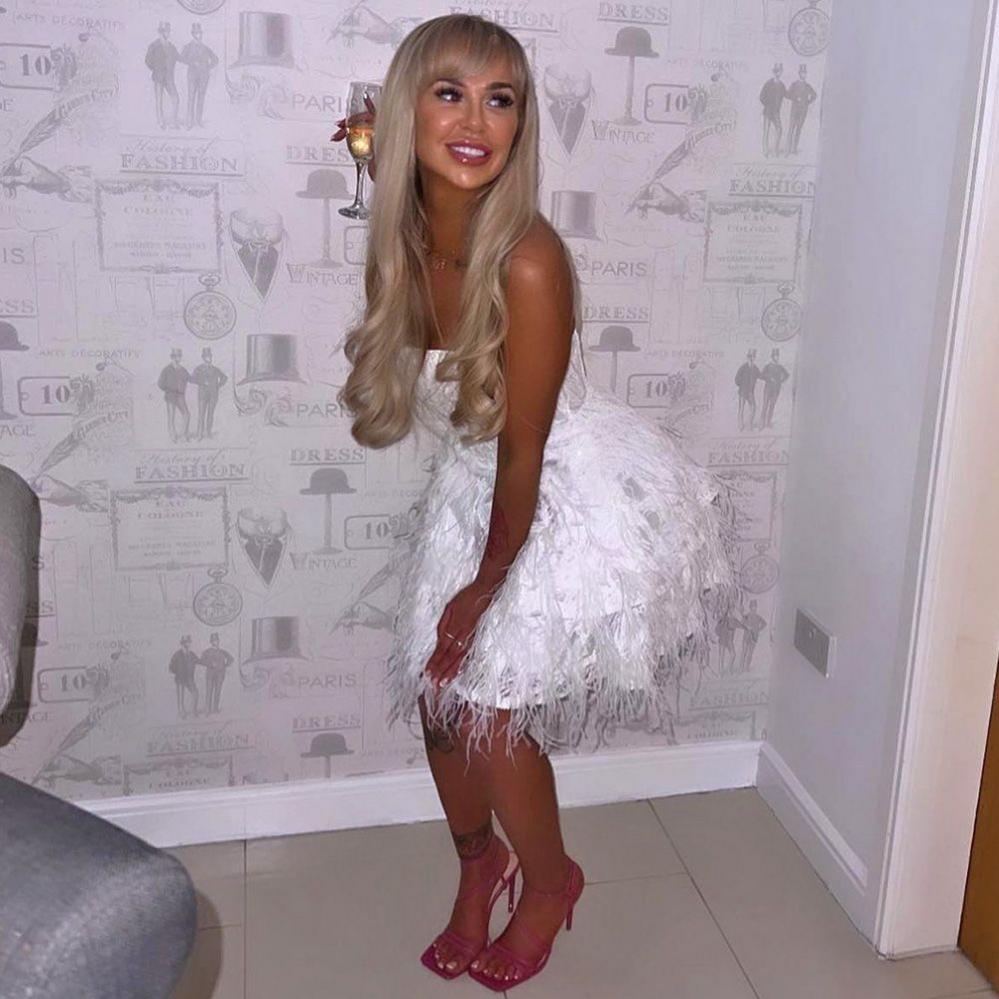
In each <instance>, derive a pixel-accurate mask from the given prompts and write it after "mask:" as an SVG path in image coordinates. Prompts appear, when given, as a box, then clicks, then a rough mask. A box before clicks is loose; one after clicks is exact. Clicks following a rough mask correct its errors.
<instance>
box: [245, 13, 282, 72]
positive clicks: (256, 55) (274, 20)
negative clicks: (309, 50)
mask: <svg viewBox="0 0 999 999" xmlns="http://www.w3.org/2000/svg"><path fill="white" fill-rule="evenodd" d="M294 65H295V60H294V59H293V58H292V54H291V16H290V15H288V14H276V13H273V12H271V11H262V10H244V11H240V14H239V55H238V57H237V59H236V61H235V62H234V63H233V66H287V67H288V68H291V67H293V66H294Z"/></svg>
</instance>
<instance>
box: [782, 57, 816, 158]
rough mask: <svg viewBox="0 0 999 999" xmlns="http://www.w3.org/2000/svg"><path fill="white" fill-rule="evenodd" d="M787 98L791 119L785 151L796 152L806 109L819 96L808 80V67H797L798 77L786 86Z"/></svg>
mask: <svg viewBox="0 0 999 999" xmlns="http://www.w3.org/2000/svg"><path fill="white" fill-rule="evenodd" d="M787 96H788V100H790V102H791V120H790V123H789V124H788V128H787V151H788V153H796V152H797V151H798V142H799V141H800V139H801V130H802V128H803V127H804V125H805V119H806V118H807V117H808V109H809V108H810V107H811V106H812V102H813V101H814V100H815V99H816V98H817V97H818V96H819V95H818V94H817V93H816V92H815V88H814V87H813V86H812V85H811V84H810V83H809V82H808V67H807V66H805V65H804V64H802V65H801V66H799V67H798V79H797V80H795V81H794V83H792V84H791V86H790V87H788V88H787Z"/></svg>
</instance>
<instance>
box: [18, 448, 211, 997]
mask: <svg viewBox="0 0 999 999" xmlns="http://www.w3.org/2000/svg"><path fill="white" fill-rule="evenodd" d="M39 524H40V519H39V511H38V501H37V499H36V498H35V496H34V494H33V493H32V491H31V489H30V488H29V487H28V485H27V483H26V482H25V481H24V480H23V479H21V478H20V477H19V476H18V475H16V474H15V473H14V472H12V471H11V470H10V469H9V468H5V467H4V466H2V465H0V709H2V708H4V707H6V706H8V704H9V702H10V700H11V698H12V696H13V695H14V692H15V691H16V690H17V688H18V684H17V682H16V681H17V672H18V668H19V661H20V644H21V631H22V626H23V623H24V616H25V609H26V606H27V600H28V595H29V593H30V592H32V587H33V585H34V578H35V577H34V571H33V564H34V562H33V559H34V556H35V555H36V554H37V551H38V536H39ZM24 686H25V687H26V688H27V689H30V683H28V684H25V685H24ZM2 766H3V746H2V745H0V769H2ZM195 929H196V903H195V893H194V886H193V885H192V883H191V878H190V876H189V875H188V873H187V870H186V869H185V868H184V867H183V865H182V864H181V863H180V862H179V861H177V860H176V859H175V858H174V857H172V856H171V855H170V854H168V853H166V852H164V851H163V850H160V849H158V848H156V847H153V846H150V845H149V844H148V843H146V842H144V841H143V840H141V839H139V838H138V837H136V836H133V835H132V834H131V833H128V832H126V831H125V830H123V829H121V828H119V827H118V826H116V825H114V824H112V823H110V822H107V821H105V820H104V819H102V818H99V817H97V816H95V815H92V814H91V813H90V812H87V811H85V810H84V809H82V808H79V807H77V806H76V805H73V804H72V803H70V802H67V801H64V800H63V799H61V798H57V797H55V796H53V795H51V794H46V793H45V792H44V791H40V790H39V789H37V788H35V787H33V786H31V785H29V784H25V783H23V782H22V781H19V780H15V779H14V778H13V777H10V776H7V775H5V774H4V773H2V772H0V999H70V997H72V999H166V997H168V996H169V995H170V993H171V992H172V991H173V988H174V986H175V985H176V983H177V981H178V980H179V978H180V976H181V973H182V971H183V969H184V965H185V963H186V961H187V956H188V954H189V952H190V950H191V947H192V945H193V943H194V934H195Z"/></svg>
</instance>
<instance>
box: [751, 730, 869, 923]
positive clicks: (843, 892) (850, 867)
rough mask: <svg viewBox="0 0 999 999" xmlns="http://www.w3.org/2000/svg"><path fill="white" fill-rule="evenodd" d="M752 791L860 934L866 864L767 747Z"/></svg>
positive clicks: (762, 751) (762, 748)
mask: <svg viewBox="0 0 999 999" xmlns="http://www.w3.org/2000/svg"><path fill="white" fill-rule="evenodd" d="M756 789H757V791H758V792H759V794H760V797H762V798H763V800H764V801H765V802H766V803H767V805H768V806H769V807H770V810H771V811H772V812H773V813H774V815H776V816H777V820H778V821H779V822H780V824H781V825H782V826H783V827H784V828H785V829H786V830H787V833H788V835H789V836H790V837H791V838H792V839H793V840H794V841H795V843H797V844H798V848H799V849H800V850H801V852H802V853H803V854H804V855H805V856H806V857H807V858H808V862H809V863H810V864H811V865H812V867H814V868H815V872H816V873H817V874H818V876H819V877H820V878H821V879H822V881H823V882H824V883H825V885H826V887H827V888H828V889H829V890H830V891H831V892H832V894H833V896H834V898H835V899H836V901H837V902H839V904H840V905H841V906H842V907H843V909H844V910H845V911H846V913H847V915H848V916H849V917H850V919H851V920H852V922H853V923H854V925H855V926H857V928H858V929H859V930H860V931H861V933H863V934H864V936H865V937H866V936H867V933H866V932H865V930H864V929H863V926H862V924H863V915H862V914H863V912H864V911H865V909H866V908H868V907H869V906H867V904H866V901H865V900H866V896H867V892H868V891H869V890H870V886H869V884H868V880H869V878H868V871H867V865H866V864H865V863H864V861H863V860H862V859H861V857H860V856H859V855H858V854H857V853H856V851H855V850H854V849H853V848H852V847H851V846H850V844H849V843H848V842H847V841H846V839H845V838H844V837H843V835H842V834H841V833H840V831H839V830H838V829H837V828H836V827H835V826H834V825H833V823H832V822H831V821H830V819H829V816H828V815H826V813H825V812H824V811H822V809H821V808H820V807H819V804H818V802H817V801H816V800H815V799H814V798H813V797H812V796H811V795H810V794H809V793H808V790H807V788H806V787H805V786H804V785H803V784H802V783H801V781H799V780H798V778H797V777H796V776H795V775H794V772H793V771H792V770H791V768H790V767H788V765H787V764H786V763H785V762H784V759H783V757H781V755H780V754H779V753H778V752H777V750H776V749H774V747H773V746H772V745H770V743H763V744H762V745H761V747H760V766H759V772H758V774H757V778H756Z"/></svg>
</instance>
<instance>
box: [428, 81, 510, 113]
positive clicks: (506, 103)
mask: <svg viewBox="0 0 999 999" xmlns="http://www.w3.org/2000/svg"><path fill="white" fill-rule="evenodd" d="M444 94H458V96H459V97H460V96H461V93H460V91H459V90H458V89H457V88H456V87H451V86H447V87H441V88H440V89H439V90H435V91H434V96H435V97H443V96H444ZM496 97H497V99H498V100H501V101H502V102H503V103H502V104H501V105H500V106H501V107H504V108H508V107H512V106H513V98H512V97H510V96H509V95H508V94H497V95H496ZM448 103H449V104H450V103H451V102H450V101H448Z"/></svg>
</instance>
